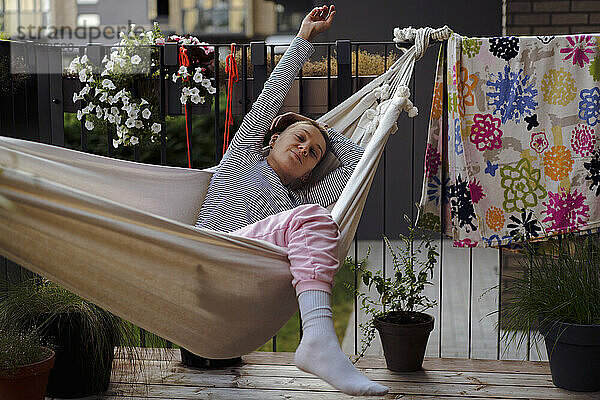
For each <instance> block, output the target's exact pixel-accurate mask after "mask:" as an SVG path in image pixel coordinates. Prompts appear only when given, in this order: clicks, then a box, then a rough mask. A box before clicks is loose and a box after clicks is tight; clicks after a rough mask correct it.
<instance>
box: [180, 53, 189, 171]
mask: <svg viewBox="0 0 600 400" xmlns="http://www.w3.org/2000/svg"><path fill="white" fill-rule="evenodd" d="M179 66H184V67H186V68H187V67H189V66H190V59H189V58H188V55H187V49H186V48H185V47H183V46H179ZM188 73H189V71H188ZM181 79H182V80H186V81H187V79H188V78H181ZM183 110H184V112H185V142H186V145H187V157H188V168H192V157H191V155H190V132H189V130H188V123H187V121H188V114H187V102H186V104H184V105H183Z"/></svg>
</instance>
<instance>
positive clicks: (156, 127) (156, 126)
mask: <svg viewBox="0 0 600 400" xmlns="http://www.w3.org/2000/svg"><path fill="white" fill-rule="evenodd" d="M150 129H151V130H152V132H154V133H158V132H160V131H161V129H162V126H161V125H160V124H159V123H158V122H155V123H153V124H152V127H151V128H150Z"/></svg>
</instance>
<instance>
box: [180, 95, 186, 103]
mask: <svg viewBox="0 0 600 400" xmlns="http://www.w3.org/2000/svg"><path fill="white" fill-rule="evenodd" d="M179 101H180V102H181V104H185V103H187V96H186V95H185V94H182V95H181V97H180V98H179Z"/></svg>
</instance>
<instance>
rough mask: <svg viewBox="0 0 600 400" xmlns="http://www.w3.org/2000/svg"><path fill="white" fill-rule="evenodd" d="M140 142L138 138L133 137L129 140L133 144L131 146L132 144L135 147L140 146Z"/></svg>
mask: <svg viewBox="0 0 600 400" xmlns="http://www.w3.org/2000/svg"><path fill="white" fill-rule="evenodd" d="M139 142H140V141H139V139H138V138H137V136H132V137H130V138H129V143H131V144H132V145H134V146H135V145H136V144H138V143H139Z"/></svg>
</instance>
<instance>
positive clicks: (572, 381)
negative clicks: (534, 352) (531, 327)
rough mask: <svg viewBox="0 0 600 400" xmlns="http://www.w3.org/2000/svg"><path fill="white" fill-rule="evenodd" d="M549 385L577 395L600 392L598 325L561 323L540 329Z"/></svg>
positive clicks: (599, 334)
mask: <svg viewBox="0 0 600 400" xmlns="http://www.w3.org/2000/svg"><path fill="white" fill-rule="evenodd" d="M540 333H541V334H542V335H543V336H544V342H545V344H546V350H547V351H548V358H549V360H550V371H551V372H552V382H554V384H555V385H556V386H558V387H560V388H563V389H567V390H573V391H578V392H596V391H600V325H576V324H567V323H563V322H556V323H547V324H543V325H541V326H540Z"/></svg>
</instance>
